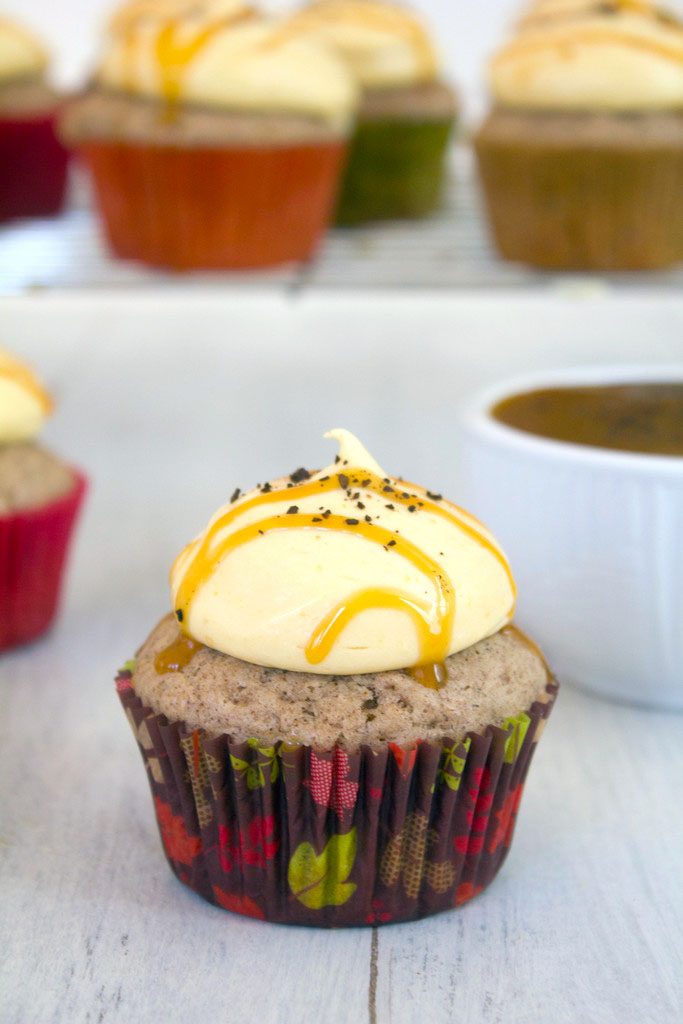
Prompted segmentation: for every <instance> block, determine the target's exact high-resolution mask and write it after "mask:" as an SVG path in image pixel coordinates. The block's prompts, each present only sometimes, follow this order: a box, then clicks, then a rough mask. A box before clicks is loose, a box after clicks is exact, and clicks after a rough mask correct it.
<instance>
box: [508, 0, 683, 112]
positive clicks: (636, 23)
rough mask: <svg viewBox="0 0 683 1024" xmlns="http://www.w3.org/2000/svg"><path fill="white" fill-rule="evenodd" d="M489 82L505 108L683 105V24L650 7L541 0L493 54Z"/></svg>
mask: <svg viewBox="0 0 683 1024" xmlns="http://www.w3.org/2000/svg"><path fill="white" fill-rule="evenodd" d="M490 81H491V91H492V94H493V96H494V98H495V100H496V101H497V102H498V103H499V104H502V105H505V106H516V107H526V108H531V109H545V110H548V109H551V110H552V109H557V110H606V111H610V110H612V111H620V110H623V111H641V110H669V109H677V108H683V26H681V24H680V23H678V22H677V21H676V20H675V19H674V18H672V17H670V16H667V17H663V16H662V14H661V12H660V11H659V9H658V7H657V6H656V5H652V4H644V3H635V2H624V0H622V2H612V3H607V4H599V3H594V4H591V3H585V2H584V3H578V2H572V0H564V2H562V0H554V2H553V0H545V2H543V0H541V2H539V3H537V4H536V5H535V6H532V8H531V10H530V11H529V12H528V13H527V15H526V17H525V18H524V19H523V20H522V22H521V25H520V30H519V33H518V34H517V36H516V37H515V38H514V39H512V40H511V41H510V42H509V43H508V44H507V46H505V47H504V48H503V49H502V50H501V51H500V52H499V53H498V54H497V55H496V56H495V57H494V59H493V61H492V63H491V68H490Z"/></svg>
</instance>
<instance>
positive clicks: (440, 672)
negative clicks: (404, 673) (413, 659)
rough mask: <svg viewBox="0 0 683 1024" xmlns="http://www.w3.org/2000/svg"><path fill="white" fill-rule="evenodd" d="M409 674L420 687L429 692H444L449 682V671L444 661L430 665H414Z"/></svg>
mask: <svg viewBox="0 0 683 1024" xmlns="http://www.w3.org/2000/svg"><path fill="white" fill-rule="evenodd" d="M409 674H410V675H411V676H412V677H413V679H414V680H415V682H417V683H419V684H420V686H424V687H426V689H428V690H443V688H444V686H445V685H446V683H447V682H448V669H447V668H446V666H445V664H444V663H443V662H442V661H439V662H431V663H430V664H428V665H414V666H413V668H411V669H410V670H409Z"/></svg>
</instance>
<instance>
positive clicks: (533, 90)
mask: <svg viewBox="0 0 683 1024" xmlns="http://www.w3.org/2000/svg"><path fill="white" fill-rule="evenodd" d="M490 83H491V92H492V95H493V100H494V108H493V111H492V113H491V115H490V116H489V118H488V119H487V120H486V122H485V123H484V125H483V127H482V128H481V129H480V131H479V133H478V135H477V137H476V149H477V155H478V159H479V167H480V171H481V177H482V181H483V185H484V194H485V198H486V203H487V207H488V213H489V217H490V221H491V225H492V230H493V235H494V238H495V240H496V242H497V245H498V248H499V249H500V252H501V254H502V255H503V256H505V257H507V258H508V259H514V260H523V261H525V262H528V263H531V264H534V265H536V266H540V267H551V268H567V269H584V268H585V269H596V270H600V269H604V270H613V269H614V270H620V269H624V270H636V269H647V268H656V267H665V266H668V265H670V264H673V263H675V262H677V261H678V260H681V259H683V208H682V207H681V203H680V201H679V196H680V194H681V192H682V191H683V26H682V25H681V24H680V23H679V22H678V21H677V20H676V19H675V18H673V17H672V16H671V15H670V14H668V13H666V12H665V11H664V10H663V9H662V8H660V7H659V6H658V5H656V4H649V3H633V2H608V3H597V2H596V3H590V2H583V3H581V2H571V0H565V2H551V0H546V2H543V0H540V2H537V3H536V4H535V5H533V6H532V8H531V9H530V11H529V12H528V14H527V15H526V16H525V17H524V19H523V20H522V22H521V24H520V26H519V30H518V32H517V34H516V36H515V37H514V38H513V39H512V40H511V41H510V42H509V43H508V44H507V45H506V46H505V47H504V48H503V49H502V50H501V51H500V53H498V54H497V55H496V56H495V57H494V59H493V61H492V63H491V70H490Z"/></svg>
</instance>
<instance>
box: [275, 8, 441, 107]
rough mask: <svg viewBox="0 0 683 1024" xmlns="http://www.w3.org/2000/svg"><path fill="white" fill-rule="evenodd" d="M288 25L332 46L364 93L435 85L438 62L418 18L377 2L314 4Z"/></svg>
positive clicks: (425, 30)
mask: <svg viewBox="0 0 683 1024" xmlns="http://www.w3.org/2000/svg"><path fill="white" fill-rule="evenodd" d="M290 25H291V26H292V27H293V28H295V29H296V30H299V31H303V32H306V33H310V34H311V35H313V36H315V37H317V38H319V39H321V40H322V41H323V42H325V43H326V44H328V45H330V46H332V47H333V48H334V49H335V50H336V51H337V52H338V53H340V54H341V56H342V57H343V58H344V60H345V61H346V62H347V64H348V65H349V67H350V68H351V70H352V71H353V73H354V75H355V77H356V79H357V80H358V81H359V82H360V84H361V85H362V86H363V87H364V88H366V89H382V88H392V87H398V86H408V85H417V84H419V83H420V82H429V81H434V79H435V78H436V77H437V75H438V72H439V60H438V56H437V53H436V49H435V47H434V44H433V43H432V41H431V39H430V36H429V33H428V31H427V29H426V27H425V25H424V24H423V23H422V21H421V20H420V18H419V17H418V16H417V15H416V14H414V13H413V12H412V11H409V10H407V9H406V8H404V7H399V6H398V5H396V4H393V3H382V2H378V0H317V2H315V3H311V4H309V5H308V6H307V7H305V8H304V9H303V10H301V11H299V12H298V13H297V14H295V15H294V16H293V17H292V18H291V20H290Z"/></svg>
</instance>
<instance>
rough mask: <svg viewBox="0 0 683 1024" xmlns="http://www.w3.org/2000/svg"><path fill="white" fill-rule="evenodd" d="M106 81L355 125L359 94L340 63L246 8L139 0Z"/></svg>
mask: <svg viewBox="0 0 683 1024" xmlns="http://www.w3.org/2000/svg"><path fill="white" fill-rule="evenodd" d="M97 78H98V81H99V82H100V83H101V84H102V85H104V86H106V87H108V88H111V89H116V90H120V91H123V92H128V93H133V94H134V95H138V96H147V97H151V98H156V99H160V100H164V101H166V102H168V103H189V104H199V105H204V106H209V107H214V108H216V107H217V108H224V109H228V110H237V111H251V112H256V113H258V112H269V113H270V112H280V111H281V112H287V113H297V114H302V115H304V116H311V117H318V118H321V119H323V120H325V121H330V122H333V123H340V124H343V125H344V126H345V125H346V124H347V123H348V122H349V120H350V118H351V116H352V114H353V111H354V109H355V106H356V102H357V90H356V88H355V85H354V82H353V80H352V78H351V75H350V74H349V72H348V70H347V69H346V67H345V66H344V64H343V62H342V61H341V60H340V58H338V57H337V56H336V55H335V54H333V53H331V52H329V51H328V50H327V49H326V48H325V47H323V46H321V45H320V44H319V43H316V42H314V41H312V40H309V39H305V38H303V37H302V33H292V32H290V31H288V30H285V29H284V27H283V25H282V23H281V22H279V21H277V20H274V19H269V18H265V17H263V16H261V15H260V14H258V12H256V11H255V10H254V8H253V7H251V6H250V5H249V4H248V3H245V2H243V0H200V2H197V3H194V2H190V0H134V2H132V3H129V4H126V5H125V6H124V7H123V8H122V9H121V10H120V11H119V12H118V14H116V15H115V16H114V18H113V19H112V21H111V22H110V31H109V35H108V37H107V40H106V44H105V51H104V55H103V58H102V61H101V63H100V68H99V70H98V73H97Z"/></svg>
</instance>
